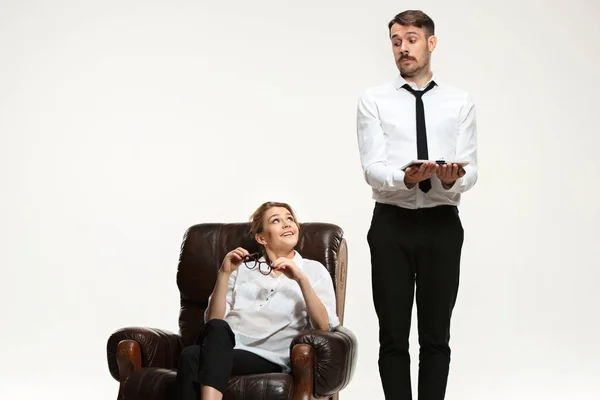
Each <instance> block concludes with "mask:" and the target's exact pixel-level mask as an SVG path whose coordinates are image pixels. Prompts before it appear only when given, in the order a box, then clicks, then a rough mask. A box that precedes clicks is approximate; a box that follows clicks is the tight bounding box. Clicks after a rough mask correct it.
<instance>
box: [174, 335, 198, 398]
mask: <svg viewBox="0 0 600 400" xmlns="http://www.w3.org/2000/svg"><path fill="white" fill-rule="evenodd" d="M201 349H202V348H201V346H199V345H194V346H188V347H186V348H185V349H183V351H182V352H181V354H180V356H179V364H178V365H177V378H176V379H175V397H174V400H198V399H199V398H200V384H199V383H198V367H199V366H200V356H201V352H202V350H201Z"/></svg>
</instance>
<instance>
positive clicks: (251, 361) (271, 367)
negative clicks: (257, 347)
mask: <svg viewBox="0 0 600 400" xmlns="http://www.w3.org/2000/svg"><path fill="white" fill-rule="evenodd" d="M272 372H281V367H280V366H279V365H277V364H275V363H272V362H271V361H268V360H265V359H264V358H262V357H261V356H258V355H256V354H254V353H251V352H249V351H246V350H239V349H235V350H233V369H232V372H231V375H232V376H240V375H252V374H268V373H272Z"/></svg>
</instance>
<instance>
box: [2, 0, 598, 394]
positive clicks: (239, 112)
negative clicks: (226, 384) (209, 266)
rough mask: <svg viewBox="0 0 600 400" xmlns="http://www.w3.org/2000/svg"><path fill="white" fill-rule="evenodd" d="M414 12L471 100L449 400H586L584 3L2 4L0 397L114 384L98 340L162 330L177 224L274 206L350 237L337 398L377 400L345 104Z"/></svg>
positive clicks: (362, 233) (590, 346) (18, 0)
mask: <svg viewBox="0 0 600 400" xmlns="http://www.w3.org/2000/svg"><path fill="white" fill-rule="evenodd" d="M216 4H219V5H216ZM406 8H421V9H423V10H424V11H425V12H427V13H428V14H429V15H430V16H431V17H432V18H433V19H434V21H435V22H436V28H437V32H436V33H437V36H438V38H439V43H438V48H437V49H436V51H435V52H434V54H433V60H432V61H433V70H434V72H435V74H436V78H437V79H438V80H439V81H443V82H445V83H448V84H452V85H454V86H458V87H461V88H463V89H466V90H467V91H469V92H470V93H471V95H472V97H473V98H474V100H475V102H476V105H477V119H478V128H479V136H478V137H479V159H480V174H479V182H478V183H477V185H476V186H475V188H474V189H473V190H472V191H470V192H468V193H467V194H466V195H464V197H463V203H462V206H461V216H462V219H463V225H464V227H465V234H466V238H465V245H464V252H463V261H462V271H461V286H460V290H459V298H458V303H457V306H456V308H455V313H454V318H453V325H452V341H451V345H452V350H453V358H452V365H451V372H450V379H449V384H448V395H447V399H449V400H470V399H476V400H482V399H484V400H495V399H503V400H504V399H533V398H535V399H537V398H543V399H547V400H551V399H561V400H562V399H597V398H598V396H599V394H600V382H599V381H598V376H599V374H600V367H599V361H598V360H599V357H600V347H599V346H598V338H599V337H600V323H599V322H598V305H599V303H600V294H599V289H600V287H599V281H600V272H599V267H600V265H599V264H600V263H599V260H598V258H599V257H598V256H599V254H598V250H597V245H598V239H600V235H599V232H598V223H599V222H600V221H599V219H600V218H599V217H600V215H599V212H598V195H599V193H600V192H599V191H598V183H597V177H598V173H597V169H598V165H599V163H598V162H597V160H598V157H599V155H600V149H599V147H600V137H599V133H598V129H597V125H596V121H597V118H598V117H597V113H598V107H597V93H598V91H599V90H600V78H599V77H598V76H599V74H598V70H599V69H600V68H599V67H600V58H599V55H598V40H599V39H600V24H598V17H600V3H599V2H598V1H597V0H587V1H586V0H571V1H569V2H550V1H541V0H539V1H534V0H519V1H516V0H505V1H502V2H481V1H480V2H472V1H467V0H457V1H451V2H448V1H442V0H438V1H433V0H432V1H419V2H416V1H412V2H404V3H403V2H397V1H349V0H345V1H323V0H320V1H314V0H310V1H302V2H298V1H294V2H287V1H276V0H271V1H232V0H229V1H223V2H215V1H210V2H208V1H192V0H188V1H182V0H179V1H173V0H171V1H166V0H163V1H157V0H155V1H148V0H146V1H142V0H137V1H135V0H128V1H124V0H119V1H115V0H110V1H106V0H105V1H96V2H91V1H87V2H86V1H75V0H70V1H69V0H62V1H58V0H57V1H52V2H50V1H41V0H38V1H33V0H2V1H0V49H1V51H0V178H1V181H0V183H1V186H0V187H1V196H0V210H1V211H0V217H1V221H0V241H1V248H0V266H1V268H2V276H1V279H0V304H1V311H2V313H1V316H0V321H1V324H2V325H1V329H0V335H1V338H0V346H1V355H0V398H2V399H38V398H42V397H44V398H60V399H81V398H85V399H88V400H92V399H111V398H115V397H116V394H117V388H118V384H117V382H115V381H114V380H113V378H112V377H111V376H110V375H109V372H108V368H107V362H106V341H107V339H108V337H109V335H110V334H111V332H113V331H114V330H116V329H118V328H121V327H125V326H149V327H157V328H163V329H168V330H171V331H173V332H177V329H178V326H177V318H178V311H179V293H178V290H177V287H176V282H175V272H176V267H177V260H178V255H179V245H180V243H181V239H182V235H183V233H184V231H185V230H186V229H187V228H188V227H189V226H190V225H192V224H195V223H200V222H209V221H214V222H219V221H223V222H232V221H246V220H247V218H248V217H249V215H250V214H251V213H252V211H254V209H255V208H256V207H257V206H258V205H259V204H261V203H262V202H264V201H268V200H275V201H285V202H289V203H290V204H292V206H293V207H294V208H295V209H296V211H297V213H298V216H299V218H300V219H301V221H325V222H332V223H336V224H338V225H340V226H341V227H342V228H343V229H344V230H345V233H346V238H347V240H348V244H349V273H348V298H347V303H346V321H345V322H346V326H347V327H349V328H350V329H352V330H353V331H354V332H355V333H356V335H357V337H358V340H359V354H358V355H359V358H358V365H357V369H356V373H355V375H354V379H353V380H352V382H351V383H350V385H349V386H348V387H347V388H346V389H345V390H344V391H343V392H342V398H343V399H344V400H346V399H347V400H350V399H365V398H368V399H381V398H383V394H382V390H381V386H380V381H379V375H378V370H377V350H378V332H377V320H376V317H375V315H374V310H373V306H372V300H371V283H370V263H369V250H368V246H367V243H366V232H367V229H368V226H369V223H370V218H371V212H372V208H373V201H372V200H371V193H370V188H369V187H368V185H367V184H366V183H365V182H364V180H363V177H362V171H361V168H360V161H359V155H358V149H357V144H356V128H355V126H356V125H355V124H356V123H355V119H356V102H357V100H358V97H359V96H360V94H361V93H362V92H363V91H364V90H365V89H366V88H368V87H370V86H374V85H378V84H380V83H383V82H386V81H391V80H393V79H394V78H395V77H396V75H397V70H396V68H395V65H394V62H393V59H392V52H391V46H390V44H389V40H388V37H387V22H388V21H389V20H390V19H391V18H392V17H393V16H394V15H395V14H396V13H398V12H400V11H402V10H404V9H406ZM413 333H414V334H416V332H414V330H413ZM411 342H412V345H413V346H412V349H411V351H412V354H413V360H414V361H415V362H413V366H414V369H415V374H414V375H413V380H416V364H417V363H416V360H417V354H418V353H417V347H416V344H417V342H416V335H413V337H412V340H411ZM415 398H416V397H415Z"/></svg>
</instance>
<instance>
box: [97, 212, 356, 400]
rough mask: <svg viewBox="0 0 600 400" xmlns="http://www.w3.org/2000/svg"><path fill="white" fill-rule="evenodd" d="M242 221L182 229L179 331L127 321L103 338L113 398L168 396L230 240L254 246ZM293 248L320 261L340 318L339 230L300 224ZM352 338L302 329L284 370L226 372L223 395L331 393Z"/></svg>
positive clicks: (341, 379) (342, 381) (347, 374)
mask: <svg viewBox="0 0 600 400" xmlns="http://www.w3.org/2000/svg"><path fill="white" fill-rule="evenodd" d="M248 230H249V225H248V224H245V223H234V224H218V223H210V224H199V225H195V226H192V227H191V228H189V229H188V230H187V232H186V234H185V235H184V240H183V244H182V245H181V253H180V256H179V266H178V269H177V286H178V287H179V291H180V293H181V309H180V313H179V334H178V335H176V334H174V333H171V332H168V331H165V330H159V329H150V328H139V327H130V328H123V329H120V330H118V331H116V332H114V333H113V334H112V335H111V336H110V338H109V339H108V344H107V358H108V367H109V370H110V373H111V374H112V376H113V377H114V378H115V379H116V380H118V381H119V382H120V387H119V394H118V399H119V400H124V399H127V400H134V399H136V400H137V399H140V400H153V399H156V400H159V399H160V400H169V399H170V397H171V390H172V387H173V384H174V382H175V376H176V373H177V371H176V368H177V363H178V359H179V354H180V353H181V350H182V349H183V348H184V347H186V346H189V345H192V344H194V342H195V340H196V338H197V337H198V335H199V332H200V329H201V328H202V326H203V324H204V310H205V309H206V307H207V305H208V296H209V295H210V293H211V292H212V289H213V286H214V284H215V281H216V276H217V270H218V268H219V267H220V265H221V261H222V260H223V258H224V257H225V254H226V253H227V252H228V251H230V250H231V249H234V248H236V247H238V246H242V247H244V248H246V249H247V250H248V251H250V252H254V251H257V250H258V245H257V244H256V242H255V241H254V240H253V239H252V238H250V237H249V235H248V234H247V232H248ZM296 249H297V250H298V251H299V252H300V254H302V256H303V257H304V258H309V259H313V260H317V261H320V262H321V263H323V265H325V267H326V268H327V269H328V270H329V272H330V273H331V277H332V278H333V283H334V285H335V291H336V296H337V314H338V318H339V320H340V323H343V319H344V303H345V297H346V268H347V259H348V249H347V245H346V240H345V239H344V237H343V231H342V229H341V228H339V227H338V226H335V225H332V224H325V223H305V224H302V225H301V229H300V236H299V241H298V245H297V246H296ZM356 346H357V343H356V338H355V336H354V334H353V333H352V332H351V331H350V330H348V329H347V328H345V327H343V326H341V325H340V326H339V327H337V328H336V329H335V330H333V331H306V332H302V333H300V334H299V335H298V336H297V337H296V338H295V339H294V340H293V342H292V343H291V344H290V352H291V369H292V371H291V373H290V374H285V373H279V374H260V375H248V376H239V377H232V378H231V379H230V380H229V387H228V388H227V391H226V393H225V396H224V398H225V399H246V400H252V399H257V400H258V399H294V400H300V399H303V400H304V399H313V398H333V399H337V398H338V392H339V391H340V390H342V389H343V388H344V387H346V385H347V384H348V383H349V382H350V380H351V378H352V374H353V371H354V366H355V364H356Z"/></svg>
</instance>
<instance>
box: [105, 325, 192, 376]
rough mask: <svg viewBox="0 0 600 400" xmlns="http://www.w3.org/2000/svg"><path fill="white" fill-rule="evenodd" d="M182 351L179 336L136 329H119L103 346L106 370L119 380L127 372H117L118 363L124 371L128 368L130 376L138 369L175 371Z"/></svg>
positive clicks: (150, 329) (156, 330) (158, 331)
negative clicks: (106, 363)
mask: <svg viewBox="0 0 600 400" xmlns="http://www.w3.org/2000/svg"><path fill="white" fill-rule="evenodd" d="M182 349H183V344H182V342H181V337H180V336H179V335H176V334H174V333H172V332H169V331H165V330H160V329H152V328H139V327H130V328H123V329H119V330H118V331H116V332H114V333H113V334H112V335H110V337H109V338H108V343H107V345H106V354H107V359H108V368H109V370H110V373H111V375H112V376H113V378H115V379H116V380H118V381H119V380H120V381H122V380H123V378H126V377H124V376H123V374H124V373H125V372H126V371H120V372H119V370H120V367H121V365H120V364H122V365H123V367H124V368H125V366H126V365H128V367H127V368H128V369H130V371H129V373H130V372H131V371H133V370H134V369H138V368H141V367H157V368H166V369H173V368H177V362H178V361H179V354H180V353H181V350H182ZM121 369H123V368H121ZM129 373H126V374H127V375H129Z"/></svg>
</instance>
